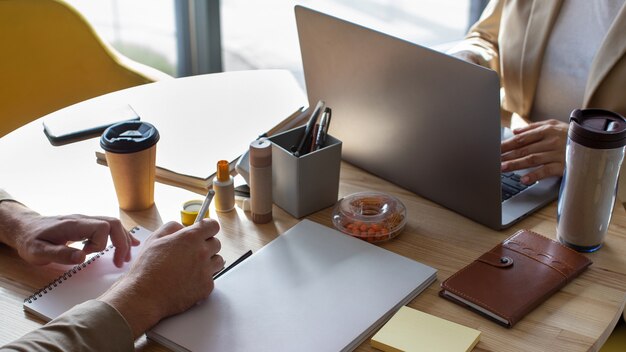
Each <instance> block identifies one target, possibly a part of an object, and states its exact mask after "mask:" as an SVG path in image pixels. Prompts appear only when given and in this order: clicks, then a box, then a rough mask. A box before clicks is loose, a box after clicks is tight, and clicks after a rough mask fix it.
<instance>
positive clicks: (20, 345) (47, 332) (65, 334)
mask: <svg viewBox="0 0 626 352" xmlns="http://www.w3.org/2000/svg"><path fill="white" fill-rule="evenodd" d="M134 348H135V346H134V341H133V336H132V332H131V329H130V327H129V326H128V324H127V323H126V320H124V318H123V317H122V316H121V315H120V314H119V313H118V311H117V310H115V308H113V307H111V306H110V305H108V304H106V303H104V302H100V301H96V300H91V301H87V302H85V303H82V304H79V305H77V306H75V307H74V308H72V309H70V310H69V311H67V312H65V313H64V314H62V315H61V316H59V317H58V318H56V319H54V320H52V321H51V322H49V323H48V324H46V325H44V326H42V327H41V328H39V329H37V330H34V331H32V332H30V333H28V334H26V335H24V336H23V337H22V338H20V339H18V340H15V341H13V342H11V343H9V344H8V345H5V346H2V347H0V351H2V352H4V351H133V350H134Z"/></svg>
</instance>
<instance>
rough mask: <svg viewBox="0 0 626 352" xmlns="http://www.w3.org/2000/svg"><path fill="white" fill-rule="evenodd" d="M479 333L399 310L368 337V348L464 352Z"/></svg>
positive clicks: (428, 315)
mask: <svg viewBox="0 0 626 352" xmlns="http://www.w3.org/2000/svg"><path fill="white" fill-rule="evenodd" d="M479 337H480V331H478V330H474V329H472V328H468V327H466V326H463V325H459V324H457V323H453V322H451V321H448V320H445V319H441V318H438V317H436V316H433V315H430V314H427V313H424V312H420V311H419V310H416V309H413V308H410V307H406V306H404V307H402V308H400V310H399V311H398V312H397V313H396V314H395V315H394V316H393V317H392V318H391V319H390V320H389V321H388V322H387V323H386V324H385V325H384V326H383V327H382V328H381V329H380V330H379V331H378V332H377V333H376V334H375V335H374V336H373V337H372V340H371V342H370V343H371V345H372V347H374V348H377V349H379V350H382V351H386V352H401V351H407V352H408V351H442V352H444V351H449V352H457V351H462V352H468V351H471V350H472V348H474V346H476V344H477V343H478V339H479Z"/></svg>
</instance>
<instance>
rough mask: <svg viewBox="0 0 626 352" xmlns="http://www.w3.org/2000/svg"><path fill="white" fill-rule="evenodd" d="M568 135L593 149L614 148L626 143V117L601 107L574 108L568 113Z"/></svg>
mask: <svg viewBox="0 0 626 352" xmlns="http://www.w3.org/2000/svg"><path fill="white" fill-rule="evenodd" d="M567 135H568V137H569V138H570V139H571V140H572V141H574V142H576V143H578V144H581V145H584V146H586V147H589V148H595V149H614V148H621V147H623V146H624V145H626V119H625V118H624V117H622V116H621V115H620V114H617V113H615V112H612V111H609V110H603V109H576V110H574V111H572V114H571V115H570V126H569V131H568V133H567Z"/></svg>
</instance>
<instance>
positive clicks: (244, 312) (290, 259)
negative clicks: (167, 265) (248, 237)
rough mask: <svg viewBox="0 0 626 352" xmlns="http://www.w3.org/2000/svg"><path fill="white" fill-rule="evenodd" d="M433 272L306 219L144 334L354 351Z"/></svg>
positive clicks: (201, 343)
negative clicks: (200, 298)
mask: <svg viewBox="0 0 626 352" xmlns="http://www.w3.org/2000/svg"><path fill="white" fill-rule="evenodd" d="M435 278H436V270H435V269H434V268H432V267H429V266H427V265H424V264H422V263H419V262H417V261H414V260H411V259H409V258H405V257H403V256H401V255H398V254H396V253H393V252H390V251H388V250H385V249H383V248H381V247H378V246H376V245H373V244H371V243H367V242H365V241H362V240H359V239H356V238H354V237H351V236H347V235H344V234H342V233H340V232H338V231H336V230H334V229H331V228H328V227H326V226H323V225H320V224H318V223H314V222H312V221H309V220H303V221H301V222H299V223H298V224H297V225H295V226H294V227H292V228H291V229H289V230H288V231H286V232H285V233H283V234H282V235H280V236H278V237H277V238H276V239H275V240H273V241H272V242H270V243H269V244H267V245H266V246H265V247H263V248H261V249H260V250H259V251H257V252H256V253H255V254H253V255H252V256H251V257H250V258H248V259H246V260H245V261H243V262H242V263H241V264H239V265H238V266H236V267H234V268H233V269H232V270H230V271H229V272H227V273H226V274H225V275H223V276H222V277H220V278H219V280H217V281H216V283H215V290H214V291H213V292H212V293H211V295H209V297H208V298H207V299H206V300H205V301H204V302H202V303H200V304H197V305H195V306H194V307H193V308H191V309H190V310H188V311H186V312H185V313H182V314H179V315H176V316H173V317H170V318H167V319H164V320H162V321H161V322H160V323H159V324H158V325H157V326H155V327H154V328H153V329H152V330H150V331H149V332H148V333H147V335H148V338H150V339H152V340H155V341H157V342H159V343H160V344H162V345H164V346H166V347H168V348H170V349H172V350H174V351H229V352H237V351H242V352H243V351H246V352H247V351H273V352H278V351H300V352H303V351H351V350H353V349H354V348H356V347H357V346H358V345H359V344H360V343H362V342H363V341H365V339H366V338H367V337H368V336H371V335H372V333H373V332H374V331H375V330H376V329H377V328H378V327H380V326H381V325H382V324H383V323H384V322H385V321H387V320H388V319H389V318H390V317H391V315H392V314H393V313H395V312H396V311H397V310H398V309H399V308H400V307H401V306H403V305H405V304H407V303H408V302H410V301H411V300H412V299H413V298H414V297H415V296H417V295H418V294H419V293H420V292H422V291H423V290H424V289H425V288H426V287H427V286H428V285H429V284H430V283H431V282H433V281H434V280H435Z"/></svg>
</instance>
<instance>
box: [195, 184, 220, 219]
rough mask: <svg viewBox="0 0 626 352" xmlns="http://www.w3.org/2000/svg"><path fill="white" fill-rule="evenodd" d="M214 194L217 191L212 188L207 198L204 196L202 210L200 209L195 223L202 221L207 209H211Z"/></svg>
mask: <svg viewBox="0 0 626 352" xmlns="http://www.w3.org/2000/svg"><path fill="white" fill-rule="evenodd" d="M214 195H215V191H214V190H212V189H210V190H209V193H207V194H206V198H204V202H202V206H201V207H200V210H199V211H198V215H196V220H195V221H194V222H193V223H194V224H195V223H197V222H200V220H202V218H204V214H206V211H207V210H209V205H210V204H211V201H212V200H213V196H214Z"/></svg>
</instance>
